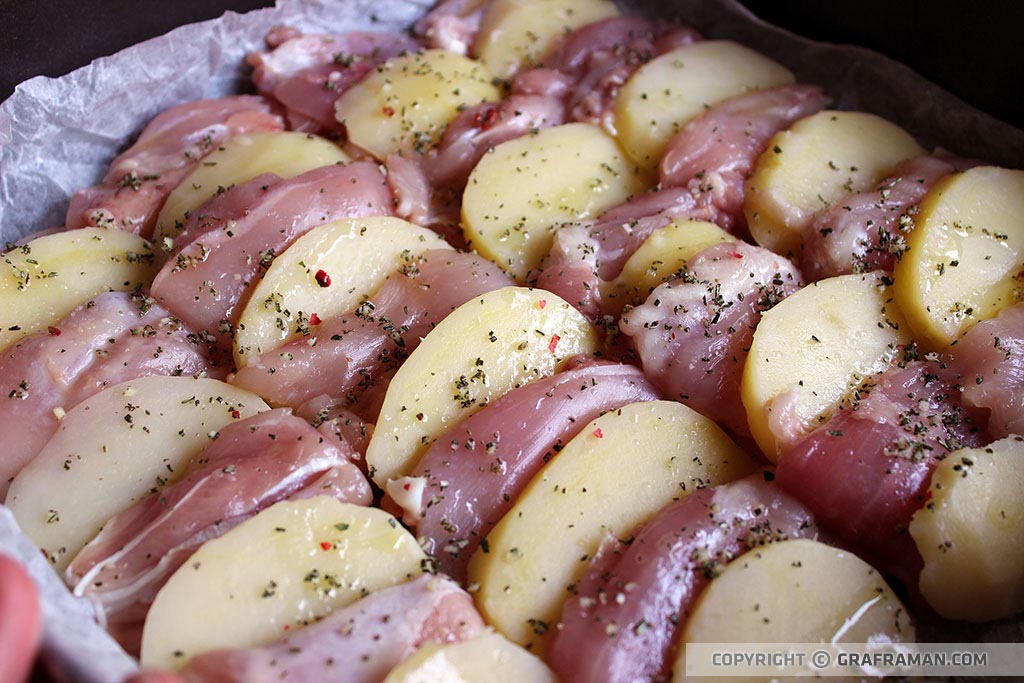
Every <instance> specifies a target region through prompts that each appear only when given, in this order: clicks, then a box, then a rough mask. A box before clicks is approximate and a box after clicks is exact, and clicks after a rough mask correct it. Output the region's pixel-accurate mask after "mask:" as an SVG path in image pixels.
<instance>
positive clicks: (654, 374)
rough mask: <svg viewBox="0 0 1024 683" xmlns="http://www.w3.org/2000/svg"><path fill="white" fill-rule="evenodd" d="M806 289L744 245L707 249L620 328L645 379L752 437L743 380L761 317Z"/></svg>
mask: <svg viewBox="0 0 1024 683" xmlns="http://www.w3.org/2000/svg"><path fill="white" fill-rule="evenodd" d="M802 284H803V282H802V278H801V277H800V273H799V272H798V271H797V270H796V268H795V267H794V266H793V264H792V263H790V262H789V261H788V260H787V259H785V258H783V257H782V256H778V255H776V254H773V253H772V252H770V251H768V250H767V249H763V248H761V247H755V246H753V245H750V244H747V243H745V242H735V243H722V244H716V245H714V246H711V247H708V248H707V249H705V250H703V251H702V252H700V253H699V254H697V256H695V257H694V258H692V259H690V261H689V262H688V263H687V264H686V268H685V271H684V272H683V274H682V277H680V278H679V279H676V280H672V281H670V282H667V283H665V284H663V285H660V286H659V287H657V288H656V289H655V290H654V291H653V292H651V295H650V296H649V297H648V298H647V301H646V302H645V303H644V304H643V305H642V306H638V307H636V308H634V309H632V310H628V311H626V312H625V313H624V314H623V316H622V319H621V320H620V322H619V328H620V329H621V330H622V333H623V334H624V335H626V336H627V337H629V338H630V339H631V340H632V342H633V345H634V347H635V348H636V350H637V353H638V355H639V356H640V361H641V363H642V365H643V368H644V374H646V375H647V377H648V378H649V379H650V380H651V381H652V382H653V383H654V384H655V386H657V387H658V388H659V389H661V390H662V391H663V392H664V393H665V395H666V396H667V397H669V398H672V399H675V400H677V401H681V402H683V403H685V404H686V405H688V406H690V407H691V408H693V409H694V410H696V411H697V412H699V413H702V414H703V415H706V416H707V417H710V418H711V419H712V420H714V421H715V422H717V423H718V424H720V425H721V426H722V427H724V428H726V429H727V430H728V431H729V432H730V433H731V434H732V435H733V436H734V437H736V438H743V437H748V436H749V435H750V428H749V426H748V425H747V416H746V413H745V412H744V410H743V406H742V404H741V402H740V377H741V376H742V373H743V365H744V363H745V362H746V358H747V351H748V349H749V348H750V342H751V340H752V339H753V337H754V329H755V328H756V327H757V323H758V322H759V321H760V319H761V314H762V313H763V312H764V311H766V310H768V309H770V308H771V307H772V306H774V305H775V304H777V303H779V302H780V301H782V300H783V299H784V298H786V297H787V296H789V295H790V294H792V293H793V292H795V291H796V290H797V289H799V288H800V286H801V285H802Z"/></svg>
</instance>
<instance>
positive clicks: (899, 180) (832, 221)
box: [800, 156, 969, 282]
mask: <svg viewBox="0 0 1024 683" xmlns="http://www.w3.org/2000/svg"><path fill="white" fill-rule="evenodd" d="M954 161H955V160H953V159H943V158H940V157H937V156H922V157H915V158H913V159H907V160H905V161H901V162H900V163H899V164H897V166H896V168H895V169H893V172H892V175H891V176H889V177H888V178H886V179H885V180H883V181H882V182H881V183H879V184H878V186H877V187H875V188H874V189H872V190H868V191H866V192H854V193H852V194H850V195H848V196H846V197H844V198H843V199H840V200H839V201H838V202H836V203H835V204H833V205H832V206H830V207H829V208H827V209H823V210H822V211H820V212H819V213H818V214H817V215H816V216H815V217H814V220H813V221H812V223H811V225H810V227H809V228H808V230H807V232H806V234H805V235H804V240H803V253H802V256H801V258H800V263H801V264H802V266H803V270H804V273H805V274H806V275H807V278H808V279H809V280H810V281H812V282H813V281H816V280H821V279H823V278H827V277H833V276H836V275H844V274H847V273H866V272H869V271H872V270H887V271H890V272H891V271H892V269H893V266H895V264H896V262H897V261H898V260H899V258H900V257H901V256H902V255H903V253H904V252H905V251H907V248H908V247H907V241H906V235H907V233H909V232H910V231H911V230H913V229H914V215H915V214H916V213H917V205H918V203H920V201H921V199H922V198H923V197H924V196H925V194H927V192H928V190H930V189H931V188H932V186H933V185H934V184H935V183H936V182H938V181H939V180H940V179H941V178H943V177H945V176H947V175H949V174H950V173H953V172H954V171H955V170H957V168H956V167H955V166H954V165H953V162H954ZM961 165H964V166H965V167H966V166H968V165H969V164H961Z"/></svg>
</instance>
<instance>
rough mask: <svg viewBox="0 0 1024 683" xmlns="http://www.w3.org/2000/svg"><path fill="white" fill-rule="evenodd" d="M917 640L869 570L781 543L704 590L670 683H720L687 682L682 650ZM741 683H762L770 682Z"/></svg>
mask: <svg viewBox="0 0 1024 683" xmlns="http://www.w3.org/2000/svg"><path fill="white" fill-rule="evenodd" d="M914 638H915V635H914V626H913V624H912V623H911V622H910V618H909V616H908V614H907V610H906V608H905V607H904V606H903V604H902V603H901V602H900V599H899V598H898V597H897V596H896V594H895V593H893V591H892V589H891V588H889V586H888V585H887V584H886V582H885V580H884V579H883V578H882V577H881V575H880V574H879V573H878V572H877V571H876V570H875V569H873V568H872V567H871V565H869V564H867V563H866V562H864V561H863V560H861V559H860V558H858V557H857V556H856V555H853V554H852V553H850V552H847V551H844V550H839V549H837V548H833V547H831V546H828V545H825V544H824V543H819V542H817V541H812V540H809V539H799V540H792V541H781V542H779V543H773V544H771V545H769V546H766V547H763V548H755V549H753V550H750V551H748V552H747V553H745V554H743V555H741V556H740V557H739V558H737V559H735V560H733V561H732V562H731V563H729V564H728V565H726V567H725V570H724V571H723V572H722V573H721V574H720V575H719V576H718V577H717V578H715V580H714V581H712V582H711V584H710V585H709V586H708V587H707V588H706V589H704V593H703V594H702V595H701V597H700V598H699V599H698V600H697V603H696V605H694V607H693V611H692V612H691V614H690V618H689V620H688V621H687V622H686V627H685V628H684V629H683V630H682V634H681V636H680V640H679V656H678V658H677V659H676V662H675V664H674V665H673V667H672V670H673V678H672V680H673V681H674V682H675V683H681V682H682V681H703V680H707V681H709V682H711V681H718V680H723V679H721V678H717V677H716V678H707V679H705V678H702V677H695V676H692V677H687V676H685V673H686V643H867V642H873V641H876V640H882V642H886V641H889V642H914ZM807 673H808V674H809V673H810V662H808V671H807ZM730 680H732V679H730ZM743 680H744V681H745V682H746V683H760V682H761V681H764V682H765V683H767V682H768V681H771V680H772V677H770V676H765V677H763V678H762V677H745V678H744V679H743ZM787 680H788V679H787Z"/></svg>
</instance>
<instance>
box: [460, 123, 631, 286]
mask: <svg viewBox="0 0 1024 683" xmlns="http://www.w3.org/2000/svg"><path fill="white" fill-rule="evenodd" d="M647 184H648V183H647V181H646V179H645V178H644V177H643V176H642V175H641V174H640V173H639V172H638V170H637V169H636V167H635V165H634V164H633V163H631V162H629V161H627V160H626V158H625V156H624V155H623V154H622V151H621V150H620V149H619V146H618V145H617V144H616V143H615V140H614V139H612V138H611V137H610V136H608V135H607V134H605V133H604V132H603V131H602V130H601V129H600V128H597V127H596V126H592V125H590V124H587V123H570V124H566V125H564V126H555V127H554V128H548V129H545V130H542V131H540V132H539V133H537V134H535V135H527V136H524V137H521V138H516V139H515V140H510V141H508V142H505V143H503V144H500V145H498V146H497V147H495V148H494V149H493V150H492V151H491V153H490V154H486V155H484V157H483V158H482V159H481V160H480V162H479V163H478V164H477V165H476V168H474V169H473V172H472V173H471V174H470V176H469V182H468V184H467V186H466V192H465V194H464V195H463V198H462V224H463V232H464V234H465V236H466V240H467V241H468V242H469V243H470V245H471V246H472V247H473V248H474V249H475V250H476V251H477V252H479V253H480V254H481V255H482V256H484V257H485V258H488V259H490V260H492V261H494V262H495V263H497V264H498V265H499V266H501V267H502V268H504V269H505V270H506V271H507V272H508V273H509V274H511V275H512V276H513V277H516V278H518V279H519V280H520V281H522V280H523V279H524V278H525V277H526V275H527V273H529V272H530V271H531V270H533V269H534V268H536V267H537V266H539V265H540V262H541V259H542V258H543V257H544V256H545V255H546V254H547V253H548V251H550V249H551V242H552V239H553V236H554V231H555V230H556V229H557V228H558V227H560V226H562V225H564V224H566V223H571V222H574V221H580V220H585V219H588V218H592V217H595V216H597V215H598V214H599V213H601V212H602V211H604V210H605V209H608V208H611V207H612V206H615V205H617V204H621V203H622V202H623V201H625V200H626V199H627V198H629V197H630V196H631V195H634V194H636V193H638V192H641V191H642V190H643V189H645V188H646V187H647Z"/></svg>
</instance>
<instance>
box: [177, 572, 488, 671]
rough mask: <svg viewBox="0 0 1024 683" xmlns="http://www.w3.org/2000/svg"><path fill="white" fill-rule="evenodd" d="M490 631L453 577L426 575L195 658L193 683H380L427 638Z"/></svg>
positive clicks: (191, 667)
mask: <svg viewBox="0 0 1024 683" xmlns="http://www.w3.org/2000/svg"><path fill="white" fill-rule="evenodd" d="M483 628H484V623H483V620H482V619H481V618H480V615H479V614H477V612H476V609H475V608H474V607H473V601H472V599H471V598H470V597H469V595H467V594H466V593H465V592H464V591H463V590H462V589H461V588H459V587H458V586H457V585H456V584H455V583H454V582H453V581H451V580H450V579H447V578H444V577H442V576H429V575H424V576H421V577H419V578H418V579H415V580H413V581H410V582H408V583H404V584H400V585H398V586H392V587H391V588H384V589H382V590H379V591H375V592H373V593H370V595H368V596H367V597H365V598H363V599H362V600H359V601H358V602H356V603H354V604H352V605H349V606H348V607H344V608H342V609H339V610H337V611H335V612H333V613H331V614H329V615H328V616H326V617H324V619H322V620H321V621H318V622H317V623H315V624H311V625H309V626H306V627H305V628H303V629H301V630H299V631H298V632H296V633H295V634H294V635H292V636H289V637H288V638H285V639H284V640H282V641H280V642H277V643H272V644H270V645H264V646H263V647H258V648H252V649H248V650H243V649H238V650H218V651H214V652H207V653H205V654H201V655H199V656H198V657H195V658H193V659H192V660H191V661H189V663H188V664H187V665H186V666H185V669H184V670H183V671H182V674H181V675H182V677H183V678H184V679H185V681H187V683H280V681H282V680H284V681H293V682H294V683H302V682H304V681H315V682H316V683H380V681H382V680H384V677H385V676H387V675H388V672H390V671H391V669H393V668H394V667H395V666H396V665H397V664H398V663H399V662H401V661H402V660H403V659H405V658H406V657H408V656H409V655H411V654H412V653H413V652H414V651H415V650H416V648H417V647H419V646H420V645H422V644H424V643H430V642H433V643H454V642H461V641H463V640H468V639H470V638H472V637H473V636H475V635H477V634H478V633H480V632H481V631H482V630H483Z"/></svg>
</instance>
